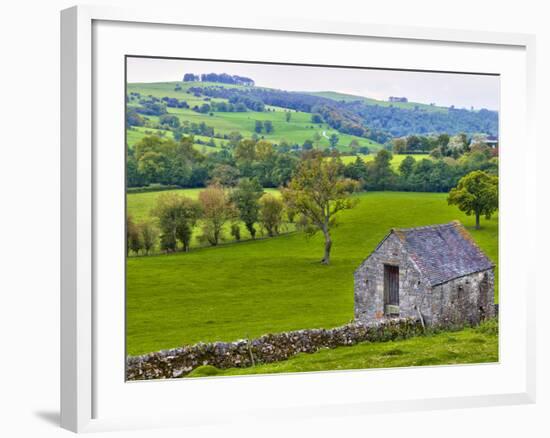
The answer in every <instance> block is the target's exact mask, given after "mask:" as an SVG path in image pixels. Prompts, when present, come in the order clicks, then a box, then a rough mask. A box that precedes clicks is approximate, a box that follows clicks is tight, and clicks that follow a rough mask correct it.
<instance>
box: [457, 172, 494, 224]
mask: <svg viewBox="0 0 550 438" xmlns="http://www.w3.org/2000/svg"><path fill="white" fill-rule="evenodd" d="M447 202H448V203H449V205H456V206H457V207H458V208H459V209H460V210H461V211H463V212H464V213H466V214H467V215H468V216H470V215H472V214H474V215H475V217H476V230H479V228H480V226H479V218H480V216H481V215H484V216H485V219H490V218H491V215H492V214H493V213H494V212H495V211H496V210H497V209H498V176H494V175H490V174H488V173H486V172H483V171H482V170H476V171H474V172H470V173H469V174H467V175H466V176H464V177H462V178H461V179H460V180H459V181H458V185H457V186H456V187H455V188H454V189H452V190H451V191H450V192H449V197H448V198H447Z"/></svg>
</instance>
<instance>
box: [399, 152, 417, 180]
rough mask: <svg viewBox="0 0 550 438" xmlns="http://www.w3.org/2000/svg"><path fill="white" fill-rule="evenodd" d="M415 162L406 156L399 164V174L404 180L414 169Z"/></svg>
mask: <svg viewBox="0 0 550 438" xmlns="http://www.w3.org/2000/svg"><path fill="white" fill-rule="evenodd" d="M415 163H416V160H415V159H414V158H413V157H411V156H410V155H408V156H406V157H405V159H404V160H403V161H401V164H399V172H400V173H401V175H402V176H403V177H404V178H408V177H409V176H410V174H411V173H412V171H413V169H414V164H415Z"/></svg>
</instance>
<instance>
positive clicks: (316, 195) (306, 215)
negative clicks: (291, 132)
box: [282, 154, 357, 265]
mask: <svg viewBox="0 0 550 438" xmlns="http://www.w3.org/2000/svg"><path fill="white" fill-rule="evenodd" d="M340 169H341V163H340V162H339V160H338V159H335V158H333V159H331V160H325V159H324V158H323V156H322V155H321V154H317V155H314V156H312V157H311V158H309V159H306V160H303V161H302V162H301V163H300V164H299V166H298V168H297V170H296V173H295V175H294V177H293V178H292V179H291V180H290V182H289V184H288V186H287V187H286V188H284V189H283V190H282V194H283V200H284V202H285V204H286V207H287V209H289V210H292V211H295V212H297V213H299V214H300V215H301V219H302V221H301V222H302V224H303V228H304V230H305V231H306V232H307V233H308V234H310V235H313V234H315V233H316V232H318V231H322V233H323V236H324V238H325V247H324V255H323V258H322V260H321V263H323V264H326V265H328V264H329V263H330V251H331V248H332V238H331V234H330V231H331V229H332V228H333V227H334V226H335V225H336V214H337V213H338V212H339V211H341V210H346V209H350V208H353V207H354V206H355V205H356V200H355V199H353V198H351V197H350V194H351V193H352V192H353V191H354V190H355V189H356V187H357V182H355V181H352V180H350V179H345V178H343V177H342V176H341V175H340Z"/></svg>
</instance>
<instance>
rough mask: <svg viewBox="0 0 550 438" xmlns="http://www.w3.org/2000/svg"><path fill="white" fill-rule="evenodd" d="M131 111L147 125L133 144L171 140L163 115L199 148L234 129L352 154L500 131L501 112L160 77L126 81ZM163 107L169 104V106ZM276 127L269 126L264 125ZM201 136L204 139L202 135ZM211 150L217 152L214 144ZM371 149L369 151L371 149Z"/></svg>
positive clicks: (137, 129) (220, 141)
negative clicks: (402, 141) (392, 143)
mask: <svg viewBox="0 0 550 438" xmlns="http://www.w3.org/2000/svg"><path fill="white" fill-rule="evenodd" d="M127 93H128V100H127V102H128V110H129V112H137V113H141V114H142V115H143V116H145V117H146V122H145V123H144V124H141V126H140V125H139V124H138V126H136V124H134V123H129V124H130V125H132V126H131V127H130V129H129V131H128V139H127V142H128V146H130V147H132V146H133V145H134V144H135V143H136V142H137V141H139V140H140V139H141V138H143V137H144V136H145V135H147V133H146V132H145V131H146V130H148V131H149V134H151V133H154V134H157V135H158V134H161V135H162V132H159V128H160V131H166V132H165V134H164V135H167V136H168V137H170V136H173V134H174V133H176V131H177V130H176V129H175V127H174V126H172V127H170V126H166V125H164V126H161V125H162V123H160V120H159V116H162V115H164V114H173V115H174V116H176V117H177V119H178V122H177V125H178V126H181V128H179V133H178V134H177V135H180V134H182V133H183V134H192V135H194V136H196V137H195V138H196V139H197V142H196V145H195V146H196V147H197V148H202V149H205V150H206V151H209V150H210V151H214V150H216V149H219V148H221V147H223V146H224V145H226V144H227V140H228V138H229V136H230V135H231V134H232V133H235V132H238V133H239V134H240V135H241V136H242V137H244V138H251V137H253V136H257V137H258V138H263V139H266V140H269V141H271V142H273V143H275V144H287V145H289V146H290V147H294V148H296V147H297V148H301V147H302V146H303V145H304V143H305V142H308V141H309V142H310V143H311V144H312V145H313V146H314V147H315V148H320V149H324V148H328V147H330V146H331V144H330V140H329V139H330V137H331V136H336V137H338V140H337V144H336V145H335V147H336V149H338V150H339V151H340V152H351V151H352V147H350V144H351V143H352V142H353V146H354V147H355V148H361V147H363V148H368V151H377V150H379V149H381V147H382V146H381V145H382V144H383V143H386V142H388V141H389V140H391V138H393V137H401V136H408V135H413V134H414V135H428V134H439V133H446V134H450V135H453V134H458V133H462V132H464V133H466V134H469V135H472V134H476V133H485V134H488V135H498V113H497V112H495V111H488V110H479V111H469V110H464V109H455V108H445V107H439V106H432V105H426V104H421V103H415V102H391V103H390V102H385V101H380V100H375V99H371V98H368V97H362V96H354V95H351V94H345V93H338V92H334V91H322V92H289V91H284V90H277V89H272V88H265V87H256V86H244V85H235V84H227V83H219V82H202V81H189V82H159V83H129V84H128V85H127ZM163 107H164V108H163ZM266 122H267V123H268V124H270V128H269V129H267V128H265V129H263V128H262V127H261V126H260V129H259V130H258V129H257V128H258V125H257V124H258V123H261V124H265V123H266ZM198 136H202V137H206V139H204V138H200V137H198ZM208 148H211V149H208ZM365 152H366V150H365Z"/></svg>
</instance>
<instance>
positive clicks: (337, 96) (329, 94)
mask: <svg viewBox="0 0 550 438" xmlns="http://www.w3.org/2000/svg"><path fill="white" fill-rule="evenodd" d="M308 94H312V95H314V96H320V97H326V98H328V99H332V100H335V101H337V102H355V101H360V102H364V103H366V104H367V105H380V106H384V107H395V108H401V109H408V110H414V109H415V108H419V109H422V110H425V111H431V112H443V113H447V112H448V108H446V107H443V106H436V105H427V104H425V103H418V102H388V101H386V100H378V99H372V98H369V97H364V96H357V95H354V94H346V93H338V92H336V91H316V92H310V93H308Z"/></svg>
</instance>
